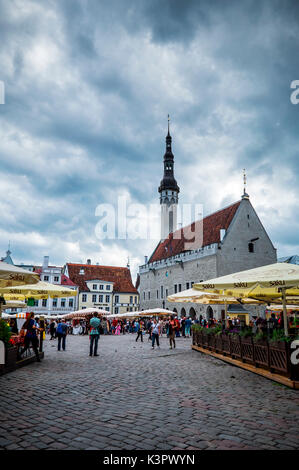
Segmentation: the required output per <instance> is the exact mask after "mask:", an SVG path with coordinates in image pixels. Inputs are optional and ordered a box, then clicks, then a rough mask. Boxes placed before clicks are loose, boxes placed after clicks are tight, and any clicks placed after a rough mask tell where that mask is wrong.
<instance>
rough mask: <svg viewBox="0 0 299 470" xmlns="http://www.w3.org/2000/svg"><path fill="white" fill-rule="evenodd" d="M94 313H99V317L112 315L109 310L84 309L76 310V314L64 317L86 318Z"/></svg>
mask: <svg viewBox="0 0 299 470" xmlns="http://www.w3.org/2000/svg"><path fill="white" fill-rule="evenodd" d="M94 312H97V313H98V314H99V315H105V316H108V315H110V312H108V311H107V310H102V309H100V308H84V309H82V310H76V311H74V312H70V313H67V314H66V315H62V317H63V318H66V319H68V318H79V317H83V318H84V317H86V316H90V315H92V314H93V313H94Z"/></svg>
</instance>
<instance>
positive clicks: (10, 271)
mask: <svg viewBox="0 0 299 470" xmlns="http://www.w3.org/2000/svg"><path fill="white" fill-rule="evenodd" d="M38 281H39V275H38V274H37V273H33V272H31V271H27V270H26V269H22V268H19V267H18V266H14V265H13V264H8V263H5V262H4V261H0V287H13V286H21V285H23V284H36V283H37V282H38Z"/></svg>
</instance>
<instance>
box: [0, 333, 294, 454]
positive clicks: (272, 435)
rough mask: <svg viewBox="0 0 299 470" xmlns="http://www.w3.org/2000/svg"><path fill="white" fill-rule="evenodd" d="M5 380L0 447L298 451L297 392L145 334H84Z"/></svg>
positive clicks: (48, 345)
mask: <svg viewBox="0 0 299 470" xmlns="http://www.w3.org/2000/svg"><path fill="white" fill-rule="evenodd" d="M44 345H45V347H44V350H45V359H44V360H43V361H42V362H41V363H33V364H30V365H29V366H27V367H24V368H21V369H19V370H16V371H14V372H11V373H9V374H6V375H4V376H2V377H0V400H1V413H0V448H1V449H13V450H17V449H53V450H54V449H62V450H63V449H65V450H66V449H74V450H75V449H78V450H84V449H104V450H110V449H119V450H125V449H128V450H129V449H134V450H135V449H136V450H138V449H145V450H174V449H178V450H182V449H184V450H191V449H198V450H200V449H211V450H214V449H273V450H274V449H298V448H299V439H298V435H299V426H298V422H299V419H298V418H299V416H298V409H299V407H298V404H299V395H298V392H297V391H294V390H291V389H288V388H286V387H284V386H282V385H279V384H276V383H274V382H272V381H269V380H267V379H264V378H262V377H259V376H257V375H254V374H252V373H250V372H247V371H245V370H242V369H238V368H236V367H233V366H231V365H229V364H226V363H223V362H222V361H220V360H218V359H215V358H212V357H209V356H206V355H203V354H201V353H198V352H196V351H192V350H191V340H190V338H179V339H178V340H177V348H176V349H175V350H170V349H169V344H168V340H167V338H165V337H164V338H162V339H161V348H160V349H157V348H155V350H152V349H151V343H150V342H149V341H148V339H147V336H145V337H144V342H143V343H140V342H138V343H136V341H135V335H133V334H126V335H124V336H101V338H100V341H99V354H100V355H99V357H89V355H88V352H89V351H88V347H89V338H88V337H87V336H68V337H67V350H66V351H65V352H63V351H60V352H58V351H57V341H56V340H55V341H50V340H49V337H48V336H47V338H46V341H45V343H44Z"/></svg>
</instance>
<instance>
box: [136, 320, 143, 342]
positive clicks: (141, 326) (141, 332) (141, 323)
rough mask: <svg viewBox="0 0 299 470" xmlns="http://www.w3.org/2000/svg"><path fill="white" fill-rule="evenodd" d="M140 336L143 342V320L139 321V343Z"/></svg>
mask: <svg viewBox="0 0 299 470" xmlns="http://www.w3.org/2000/svg"><path fill="white" fill-rule="evenodd" d="M137 323H138V322H137ZM139 337H140V339H141V342H142V343H143V322H142V321H141V320H140V322H139V323H138V329H137V338H136V343H137V341H138V338H139Z"/></svg>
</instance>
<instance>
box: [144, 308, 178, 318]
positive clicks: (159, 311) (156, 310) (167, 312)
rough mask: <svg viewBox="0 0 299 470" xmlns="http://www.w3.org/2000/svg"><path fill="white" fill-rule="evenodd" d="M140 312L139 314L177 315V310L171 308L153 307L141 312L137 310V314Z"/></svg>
mask: <svg viewBox="0 0 299 470" xmlns="http://www.w3.org/2000/svg"><path fill="white" fill-rule="evenodd" d="M137 313H138V316H143V317H145V316H153V317H154V316H155V315H157V316H158V315H177V313H176V312H172V311H171V310H167V309H165V308H152V309H148V310H142V311H141V312H135V314H137Z"/></svg>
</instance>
